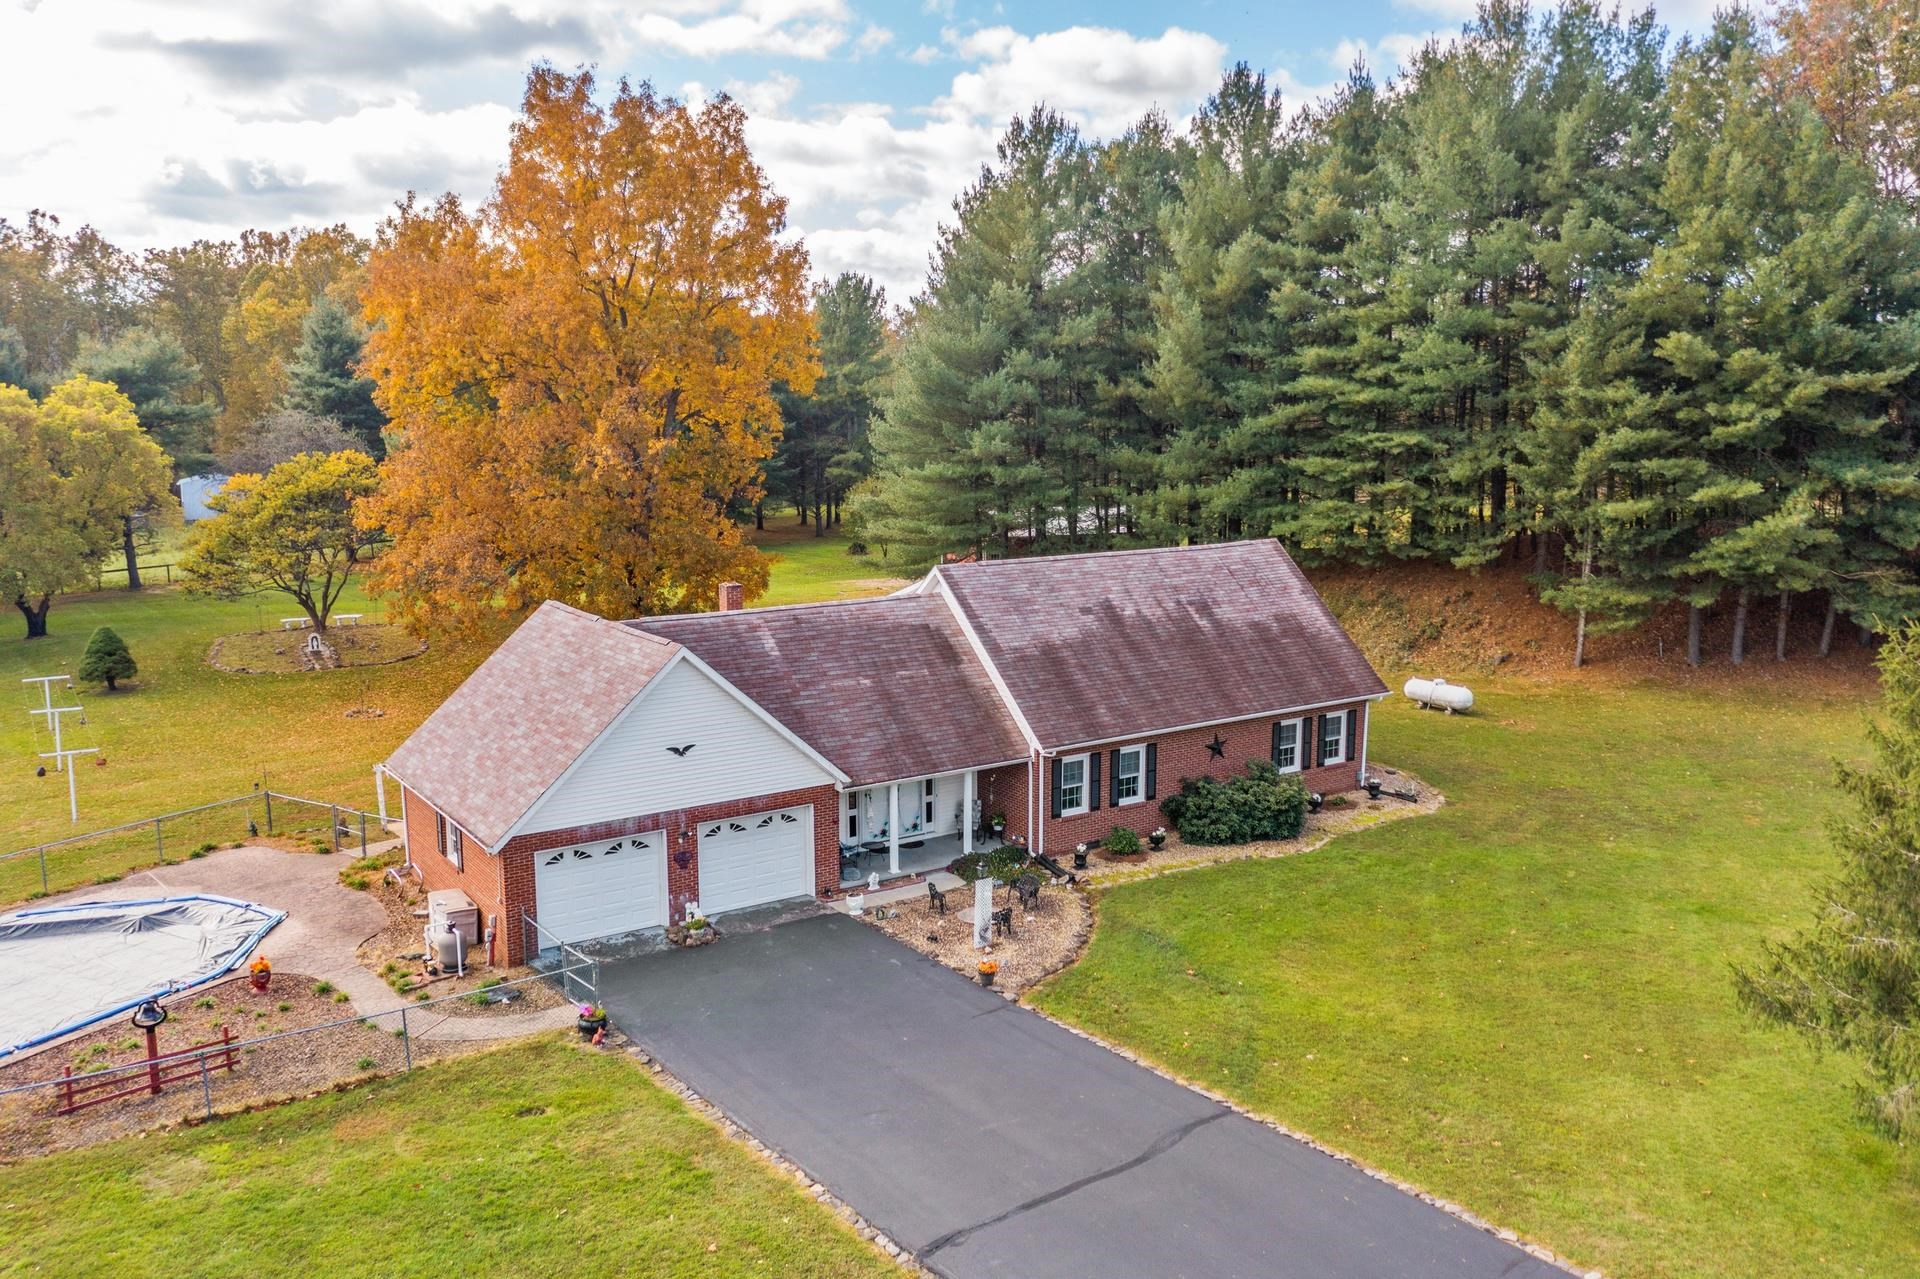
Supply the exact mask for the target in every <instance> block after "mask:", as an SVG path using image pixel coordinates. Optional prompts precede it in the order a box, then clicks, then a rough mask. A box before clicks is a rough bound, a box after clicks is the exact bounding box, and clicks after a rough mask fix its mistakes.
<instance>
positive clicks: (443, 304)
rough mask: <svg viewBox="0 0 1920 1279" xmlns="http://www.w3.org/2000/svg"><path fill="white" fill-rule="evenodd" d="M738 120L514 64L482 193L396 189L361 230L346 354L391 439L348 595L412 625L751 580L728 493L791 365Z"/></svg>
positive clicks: (640, 599) (699, 592) (804, 350)
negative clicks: (434, 194)
mask: <svg viewBox="0 0 1920 1279" xmlns="http://www.w3.org/2000/svg"><path fill="white" fill-rule="evenodd" d="M745 122H746V117H745V115H744V113H743V112H742V111H741V110H740V108H739V107H738V106H737V105H735V104H734V103H733V102H731V101H729V100H728V99H726V98H724V97H722V98H715V99H714V100H712V101H710V102H708V103H707V104H705V105H704V106H699V107H691V108H690V107H688V106H686V105H683V104H682V103H679V102H676V101H674V100H673V99H671V98H665V97H660V96H657V95H656V94H655V93H654V92H653V90H652V89H651V88H650V87H648V86H646V85H644V84H643V85H640V86H638V87H633V86H630V85H628V84H627V83H626V82H624V81H622V82H621V83H620V85H619V87H618V89H617V91H616V92H615V94H614V95H613V98H612V101H611V102H608V103H606V104H605V105H602V104H601V103H599V102H597V101H596V100H595V97H594V82H593V78H592V76H591V75H590V74H588V73H581V74H578V75H568V74H564V73H562V72H559V71H556V70H553V69H552V68H549V67H536V68H535V69H534V71H533V72H532V73H531V75H530V76H529V77H528V80H527V91H526V98H525V102H524V104H523V107H522V116H521V118H520V120H519V121H518V122H517V123H516V124H515V125H514V126H513V134H512V139H511V147H510V151H509V158H508V161H507V166H506V168H505V170H504V171H503V172H502V173H501V175H500V178H499V181H498V183H497V184H496V185H495V188H494V192H493V195H492V197H491V198H490V199H489V200H488V201H487V202H486V204H485V205H484V206H482V207H481V208H480V210H479V211H478V212H477V213H470V212H468V211H467V210H466V209H465V208H464V207H463V206H462V205H461V204H460V202H459V201H458V199H457V198H455V197H453V196H446V197H443V198H442V199H441V200H439V201H438V202H436V203H434V204H432V205H430V206H422V205H420V204H417V203H415V202H414V201H412V200H411V199H409V200H408V201H407V202H406V203H405V204H403V205H402V206H401V207H400V209H399V211H398V212H397V213H396V214H395V215H394V216H393V217H392V218H390V219H389V220H388V221H387V222H386V223H385V224H384V225H383V226H382V227H381V232H380V239H379V243H378V245H377V247H376V248H375V250H374V252H373V255H372V256H371V258H370V259H369V260H368V263H367V269H366V283H365V287H364V292H363V301H364V304H365V307H366V317H367V320H368V322H369V323H370V324H371V325H372V327H373V334H372V337H371V338H370V339H369V341H368V343H367V350H366V356H365V368H366V371H367V372H368V373H370V374H371V375H372V376H373V377H374V378H375V379H376V380H377V382H378V385H379V389H378V392H377V395H376V398H377V399H378V400H379V401H380V405H381V407H382V408H383V409H384V410H385V411H386V413H387V415H388V416H389V417H390V418H391V419H392V431H393V438H394V439H395V441H396V445H395V447H394V450H393V452H392V453H391V454H390V456H389V457H388V459H387V461H386V463H385V465H384V467H383V477H382V484H381V489H380V492H379V494H378V495H377V496H376V497H374V498H373V499H372V500H370V501H368V502H366V503H364V504H363V505H362V507H361V518H363V519H364V520H366V521H367V522H368V523H369V524H377V525H379V526H381V527H383V528H385V529H386V530H387V531H388V532H389V533H390V534H391V535H392V537H393V539H394V543H393V547H392V549H391V550H390V551H389V552H388V553H386V554H384V555H382V556H381V557H380V558H379V559H378V560H377V561H376V562H375V566H374V569H373V574H372V585H373V587H374V589H375V590H377V591H379V592H381V593H383V594H386V595H387V596H389V597H390V601H391V605H392V611H393V613H394V614H395V616H397V617H398V618H400V619H402V620H404V621H405V622H406V624H407V625H409V626H410V627H412V628H413V629H415V630H422V629H464V628H468V627H471V626H473V625H475V624H477V623H479V622H480V621H482V620H483V619H484V618H486V617H488V616H490V615H494V614H498V613H501V612H505V613H509V614H511V613H516V612H519V611H521V610H524V609H526V608H529V607H531V606H533V605H535V604H537V603H539V602H540V601H542V600H545V599H549V598H552V599H560V600H564V601H566V602H568V603H571V604H575V605H577V606H579V607H582V608H586V609H590V610H592V611H595V612H598V613H602V614H605V615H608V616H632V615H636V614H645V613H661V612H675V611H685V610H692V609H699V608H704V607H709V606H710V604H711V601H712V600H713V598H714V595H715V591H716V588H717V586H718V584H719V583H720V582H722V581H727V580H733V581H739V582H743V583H745V584H746V586H747V590H748V592H749V594H750V595H751V594H757V593H758V592H760V591H761V590H764V589H765V586H766V577H767V574H766V563H765V558H764V557H763V556H762V555H761V554H760V553H759V552H758V551H756V550H755V549H754V548H753V547H752V546H751V545H749V544H748V543H747V542H746V541H745V539H744V537H743V536H742V533H741V529H740V527H739V525H738V523H737V522H736V521H735V519H734V518H733V517H732V513H731V511H730V508H732V507H737V506H739V505H740V504H750V503H751V502H752V500H753V499H754V498H755V497H756V496H757V495H758V493H759V486H760V482H761V466H762V463H763V462H764V461H765V460H766V458H767V457H768V456H770V455H771V453H772V451H773V446H774V444H775V442H776V441H777V439H778V436H779V430H780V417H779V411H778V409H777V408H776V406H775V404H774V400H773V396H772V386H773V384H774V383H775V382H776V381H780V382H785V383H787V384H788V385H790V386H793V387H795V388H797V389H799V390H801V391H803V392H804V391H805V390H806V389H808V388H809V387H811V385H812V382H813V379H814V374H815V368H814V357H813V354H812V320H811V318H810V316H809V313H808V306H807V257H806V251H805V250H804V249H803V248H802V247H801V246H800V245H798V244H797V243H793V242H791V241H790V240H787V239H785V238H783V232H784V229H785V224H786V202H785V201H784V200H782V199H781V198H780V197H779V196H777V195H775V194H774V193H773V192H772V191H771V190H770V189H769V187H768V185H767V181H766V177H765V175H764V174H762V173H761V171H760V169H759V168H758V166H756V165H755V164H754V162H753V157H752V156H751V155H750V154H749V153H748V150H747V144H746V139H745V136H744V126H745Z"/></svg>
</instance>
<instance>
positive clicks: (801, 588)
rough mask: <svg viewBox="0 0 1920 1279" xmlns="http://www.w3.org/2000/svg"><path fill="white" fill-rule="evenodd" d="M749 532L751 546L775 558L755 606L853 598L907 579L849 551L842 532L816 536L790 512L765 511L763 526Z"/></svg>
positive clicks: (899, 584) (883, 589)
mask: <svg viewBox="0 0 1920 1279" xmlns="http://www.w3.org/2000/svg"><path fill="white" fill-rule="evenodd" d="M752 536H753V542H754V545H756V546H758V547H759V548H760V549H761V550H764V551H771V552H772V553H773V554H774V555H776V556H777V557H778V558H777V559H776V560H775V561H774V565H773V580H772V581H771V582H769V583H768V584H767V593H766V594H765V595H763V596H761V597H760V598H759V599H757V600H755V601H754V603H755V604H757V605H770V604H811V603H813V602H814V601H816V600H836V599H851V598H854V597H857V596H861V595H879V594H883V593H885V592H887V591H891V590H895V589H897V588H898V587H901V586H904V585H905V584H906V583H905V581H904V580H903V579H902V578H901V577H900V576H899V574H898V573H897V571H896V570H894V569H892V568H890V567H888V566H887V565H884V564H881V563H878V562H877V561H874V560H869V559H865V558H855V557H854V556H851V555H848V554H847V542H848V539H847V536H846V534H844V533H830V534H828V535H827V536H825V537H815V536H814V535H813V531H812V530H811V529H803V528H801V527H800V525H799V524H798V523H797V522H796V521H795V520H794V517H793V515H792V513H791V512H787V511H782V512H780V513H779V514H778V515H775V514H773V513H771V512H769V513H768V515H767V527H766V528H765V529H764V530H762V531H760V532H759V533H755V534H753V535H752Z"/></svg>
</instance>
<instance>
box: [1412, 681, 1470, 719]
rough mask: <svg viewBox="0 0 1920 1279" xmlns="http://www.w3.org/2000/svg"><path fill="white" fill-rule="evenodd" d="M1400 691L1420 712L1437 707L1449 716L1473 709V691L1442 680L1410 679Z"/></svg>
mask: <svg viewBox="0 0 1920 1279" xmlns="http://www.w3.org/2000/svg"><path fill="white" fill-rule="evenodd" d="M1400 691H1401V692H1403V693H1405V694H1406V695H1407V700H1408V701H1410V702H1412V703H1413V704H1414V705H1415V706H1418V707H1419V708H1420V709H1421V710H1425V709H1426V708H1427V707H1429V706H1439V707H1442V708H1444V709H1445V710H1446V712H1447V714H1449V715H1451V714H1453V713H1454V712H1455V711H1470V710H1472V709H1473V691H1472V690H1471V689H1466V688H1462V687H1461V686H1460V685H1458V684H1449V683H1447V681H1445V680H1443V679H1410V680H1408V681H1407V683H1406V686H1405V687H1404V688H1402V689H1401V690H1400Z"/></svg>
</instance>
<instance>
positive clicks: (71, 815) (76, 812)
mask: <svg viewBox="0 0 1920 1279" xmlns="http://www.w3.org/2000/svg"><path fill="white" fill-rule="evenodd" d="M99 750H100V748H99V747H98V746H76V747H74V748H73V749H72V750H63V751H51V752H50V751H41V752H40V758H41V759H52V758H54V757H55V756H58V757H60V759H61V761H62V762H65V761H66V760H69V759H71V758H72V757H73V756H75V755H92V754H96V753H97V752H98V751H99ZM67 817H68V820H70V821H72V822H73V823H75V824H76V825H78V824H79V821H80V792H79V790H78V789H77V788H76V783H75V781H74V771H73V769H72V768H68V769H67Z"/></svg>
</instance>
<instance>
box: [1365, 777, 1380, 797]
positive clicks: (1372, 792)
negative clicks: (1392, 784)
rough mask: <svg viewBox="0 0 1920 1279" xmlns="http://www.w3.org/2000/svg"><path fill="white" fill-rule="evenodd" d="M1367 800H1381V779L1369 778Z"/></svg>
mask: <svg viewBox="0 0 1920 1279" xmlns="http://www.w3.org/2000/svg"><path fill="white" fill-rule="evenodd" d="M1367 798H1368V799H1379V798H1380V779H1379V778H1377V777H1369V778H1368V779H1367Z"/></svg>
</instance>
